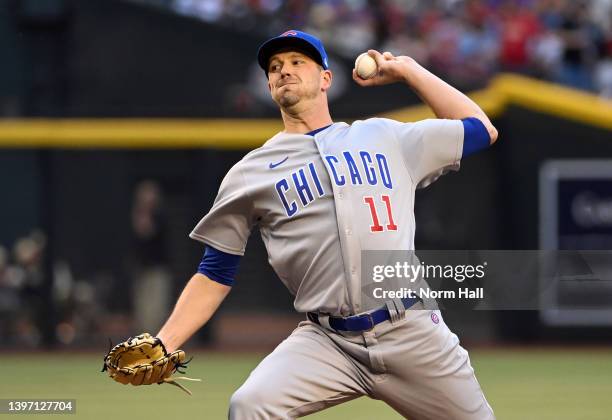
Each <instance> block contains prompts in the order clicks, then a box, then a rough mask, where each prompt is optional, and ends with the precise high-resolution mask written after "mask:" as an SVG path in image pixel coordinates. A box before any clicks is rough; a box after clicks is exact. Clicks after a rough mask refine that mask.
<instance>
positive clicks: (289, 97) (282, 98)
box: [276, 92, 300, 108]
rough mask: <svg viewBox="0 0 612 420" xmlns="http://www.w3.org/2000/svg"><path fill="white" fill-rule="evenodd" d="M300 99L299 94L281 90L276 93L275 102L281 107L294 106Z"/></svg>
mask: <svg viewBox="0 0 612 420" xmlns="http://www.w3.org/2000/svg"><path fill="white" fill-rule="evenodd" d="M299 101H300V96H299V95H297V94H295V93H293V92H283V93H282V94H280V95H278V97H277V100H276V103H277V104H279V105H280V106H282V107H283V108H289V107H292V106H294V105H295V104H297V103H298V102H299Z"/></svg>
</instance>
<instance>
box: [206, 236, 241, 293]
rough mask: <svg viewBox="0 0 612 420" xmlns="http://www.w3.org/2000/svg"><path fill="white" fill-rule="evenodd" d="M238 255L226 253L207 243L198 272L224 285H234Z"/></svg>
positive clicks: (238, 261) (238, 260)
mask: <svg viewBox="0 0 612 420" xmlns="http://www.w3.org/2000/svg"><path fill="white" fill-rule="evenodd" d="M240 258H241V257H240V255H233V254H228V253H226V252H223V251H219V250H218V249H215V248H213V247H212V246H209V245H207V246H206V250H205V251H204V256H203V257H202V262H200V265H199V267H198V273H201V274H204V275H205V276H206V277H208V278H209V279H211V280H214V281H216V282H217V283H221V284H224V285H226V286H233V285H234V277H235V276H236V271H237V270H238V264H239V263H240Z"/></svg>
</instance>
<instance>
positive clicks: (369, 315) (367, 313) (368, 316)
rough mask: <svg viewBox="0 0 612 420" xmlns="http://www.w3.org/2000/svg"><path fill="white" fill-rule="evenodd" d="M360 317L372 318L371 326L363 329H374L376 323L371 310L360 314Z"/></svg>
mask: <svg viewBox="0 0 612 420" xmlns="http://www.w3.org/2000/svg"><path fill="white" fill-rule="evenodd" d="M359 317H360V318H363V317H366V318H368V319H369V320H370V328H368V329H365V330H362V331H372V330H373V329H374V327H375V326H376V324H374V318H372V314H371V313H370V312H366V313H365V314H361V315H359Z"/></svg>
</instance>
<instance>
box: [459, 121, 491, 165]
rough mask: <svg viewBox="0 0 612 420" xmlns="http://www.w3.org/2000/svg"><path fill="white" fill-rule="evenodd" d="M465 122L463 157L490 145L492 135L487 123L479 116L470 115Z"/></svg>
mask: <svg viewBox="0 0 612 420" xmlns="http://www.w3.org/2000/svg"><path fill="white" fill-rule="evenodd" d="M461 121H462V122H463V153H462V155H461V158H462V159H463V158H464V157H466V156H469V155H473V154H474V153H477V152H479V151H481V150H484V149H486V148H487V147H489V144H490V143H491V136H489V132H488V131H487V128H486V127H485V125H484V124H483V123H482V121H480V120H479V119H478V118H474V117H470V118H465V119H463V120H461Z"/></svg>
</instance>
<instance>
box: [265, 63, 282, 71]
mask: <svg viewBox="0 0 612 420" xmlns="http://www.w3.org/2000/svg"><path fill="white" fill-rule="evenodd" d="M278 69H280V65H278V64H272V65H271V66H270V69H269V70H268V72H269V73H270V72H273V73H275V72H277V71H278Z"/></svg>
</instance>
